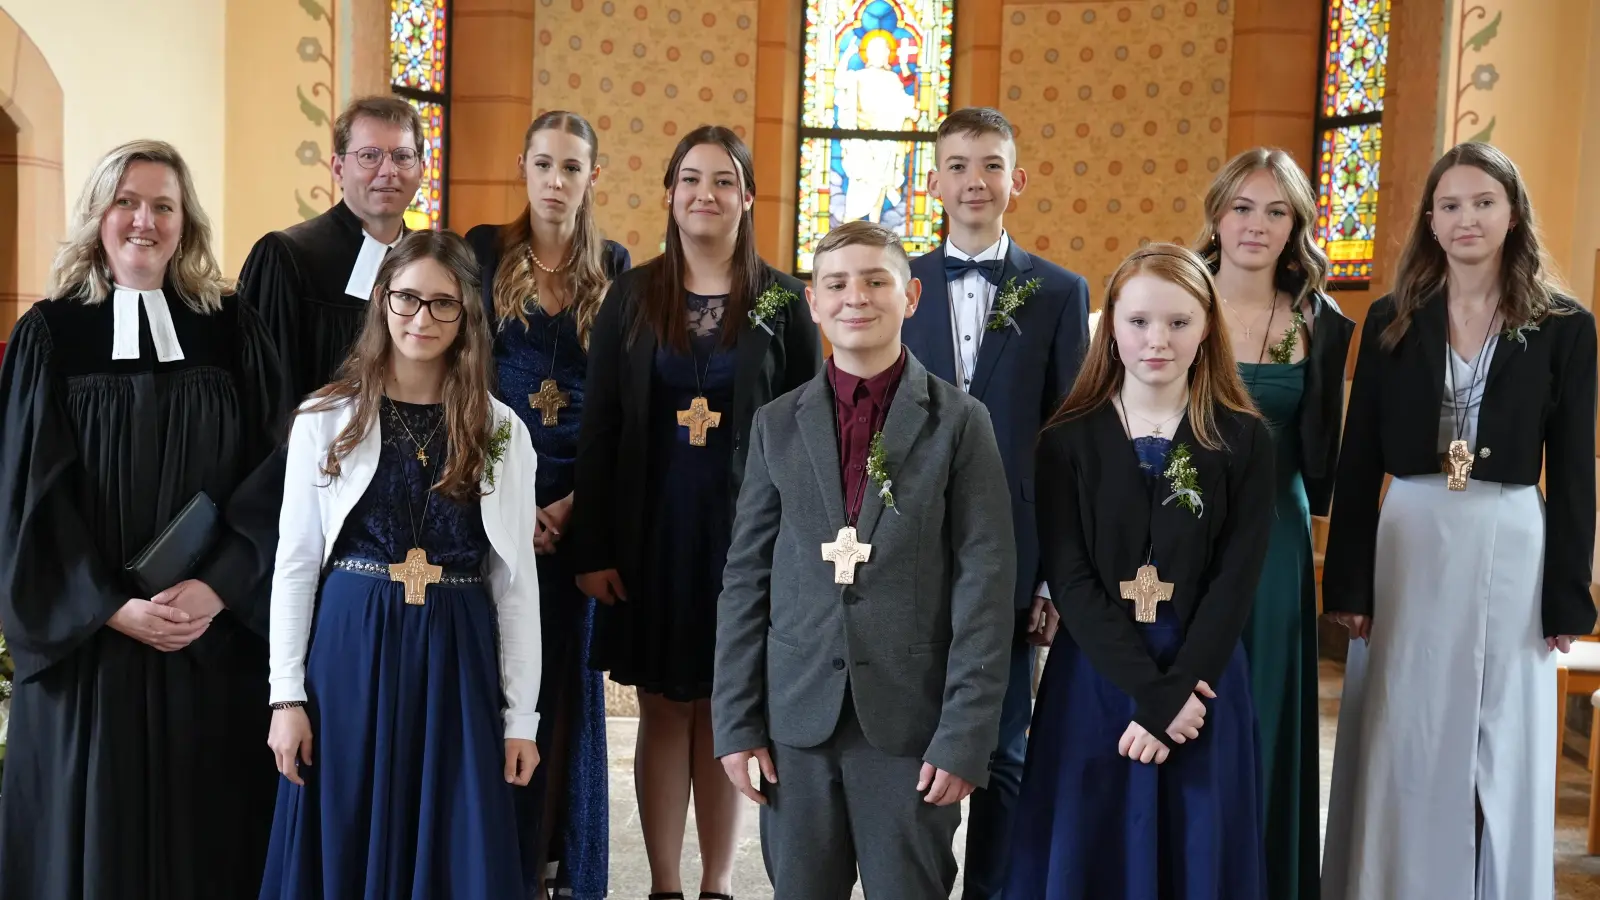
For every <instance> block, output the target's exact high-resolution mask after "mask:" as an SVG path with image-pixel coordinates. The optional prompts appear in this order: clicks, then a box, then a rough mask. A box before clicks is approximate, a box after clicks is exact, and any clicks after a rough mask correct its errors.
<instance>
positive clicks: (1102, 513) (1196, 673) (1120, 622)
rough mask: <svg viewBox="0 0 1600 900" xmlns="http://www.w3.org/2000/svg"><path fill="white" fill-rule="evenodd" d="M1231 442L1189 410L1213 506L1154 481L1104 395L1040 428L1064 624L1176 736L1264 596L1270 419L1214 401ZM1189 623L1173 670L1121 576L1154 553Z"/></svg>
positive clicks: (1156, 728) (1048, 528)
mask: <svg viewBox="0 0 1600 900" xmlns="http://www.w3.org/2000/svg"><path fill="white" fill-rule="evenodd" d="M1216 418H1217V431H1218V436H1219V437H1220V438H1221V439H1222V440H1223V441H1224V442H1225V447H1226V448H1227V449H1222V450H1208V449H1206V448H1205V447H1202V446H1201V445H1200V443H1199V442H1198V441H1196V440H1195V437H1194V431H1193V430H1192V429H1191V428H1190V425H1189V419H1188V417H1187V416H1185V417H1184V419H1183V421H1182V423H1180V424H1179V426H1178V430H1177V433H1176V434H1175V435H1174V436H1173V444H1174V446H1176V445H1177V444H1180V443H1182V444H1186V445H1187V446H1188V447H1189V452H1190V459H1191V461H1192V463H1193V465H1194V468H1195V471H1196V483H1197V486H1198V487H1199V490H1200V497H1201V500H1202V502H1203V503H1204V507H1203V509H1202V513H1203V514H1202V515H1196V514H1195V513H1193V512H1190V511H1189V510H1187V509H1184V508H1183V507H1182V506H1180V505H1179V504H1178V502H1177V501H1173V502H1172V503H1166V502H1164V501H1165V500H1166V499H1167V497H1168V496H1169V495H1170V494H1171V490H1170V489H1169V488H1168V483H1167V480H1166V479H1165V478H1158V479H1157V481H1156V483H1155V485H1154V486H1153V487H1152V486H1151V485H1150V484H1149V482H1147V480H1146V476H1145V473H1144V470H1143V469H1141V468H1140V467H1139V458H1138V456H1137V455H1136V454H1135V452H1134V449H1133V442H1131V441H1129V440H1128V436H1127V432H1126V431H1124V430H1123V427H1122V422H1121V420H1119V419H1118V418H1117V411H1116V409H1114V408H1113V407H1112V406H1111V404H1109V403H1107V404H1105V405H1104V406H1101V407H1100V408H1099V409H1097V410H1095V411H1094V412H1092V413H1090V414H1089V415H1087V416H1085V417H1083V418H1081V419H1076V420H1074V421H1071V422H1067V423H1066V424H1064V425H1059V426H1056V427H1054V428H1050V429H1047V430H1046V431H1045V432H1044V433H1043V434H1042V435H1041V436H1040V438H1039V459H1038V472H1039V542H1040V548H1041V550H1042V557H1043V560H1044V570H1045V574H1046V577H1047V580H1048V581H1049V583H1050V594H1051V596H1052V597H1054V598H1055V605H1056V608H1057V609H1058V610H1059V611H1060V613H1061V621H1062V624H1064V625H1065V626H1066V628H1067V633H1068V634H1069V635H1070V636H1071V638H1072V642H1073V643H1074V644H1076V645H1077V646H1078V648H1079V649H1080V650H1082V651H1083V652H1084V653H1086V654H1088V656H1089V661H1090V662H1091V663H1092V664H1093V665H1094V667H1095V669H1096V670H1097V671H1098V672H1100V674H1102V675H1104V676H1105V677H1106V678H1107V679H1108V680H1110V681H1111V683H1112V684H1114V685H1116V686H1117V687H1118V688H1119V689H1121V690H1122V691H1123V692H1124V693H1126V694H1127V695H1128V696H1130V697H1132V698H1133V699H1134V702H1135V703H1136V704H1137V710H1136V712H1135V715H1134V720H1135V721H1137V722H1138V723H1139V724H1140V725H1143V726H1144V727H1145V730H1147V731H1149V732H1150V733H1151V734H1152V735H1155V736H1156V737H1157V738H1159V739H1161V740H1162V741H1167V726H1168V725H1171V724H1172V720H1173V718H1175V717H1176V716H1177V715H1178V712H1179V711H1180V710H1182V709H1183V705H1184V703H1186V702H1187V701H1188V699H1189V694H1190V693H1191V692H1193V691H1194V688H1195V685H1196V684H1197V683H1198V682H1200V681H1202V680H1203V681H1205V682H1206V683H1208V684H1210V685H1213V686H1215V685H1216V684H1217V683H1218V682H1219V681H1220V679H1221V678H1222V670H1223V668H1224V667H1226V665H1227V663H1228V659H1229V658H1230V657H1231V656H1232V655H1233V651H1234V648H1235V647H1237V646H1238V644H1239V635H1240V634H1241V633H1243V631H1244V626H1245V621H1246V620H1247V619H1248V618H1249V616H1250V609H1251V606H1252V605H1253V603H1254V601H1255V591H1256V581H1257V580H1258V579H1259V578H1260V576H1261V564H1262V562H1263V560H1265V558H1266V553H1267V537H1268V534H1269V532H1270V530H1271V527H1272V502H1273V486H1274V484H1275V482H1274V480H1273V444H1272V436H1271V434H1270V433H1269V432H1268V431H1267V427H1266V424H1265V423H1263V422H1262V421H1261V420H1260V419H1259V418H1257V417H1255V416H1253V415H1249V414H1246V413H1237V412H1233V411H1231V410H1227V409H1223V408H1221V407H1218V408H1217V412H1216ZM1152 554H1153V557H1154V559H1155V561H1156V568H1157V571H1158V572H1159V574H1160V576H1161V580H1162V581H1166V582H1170V583H1172V584H1173V585H1174V588H1173V593H1172V604H1173V608H1174V610H1175V611H1176V612H1177V614H1178V617H1179V619H1180V620H1181V621H1182V622H1183V626H1184V641H1183V647H1182V648H1181V649H1180V650H1179V651H1178V656H1177V658H1176V660H1174V661H1173V663H1172V665H1170V666H1168V667H1167V668H1166V670H1165V671H1163V670H1162V669H1161V667H1160V666H1159V665H1157V664H1156V662H1155V660H1153V659H1152V658H1151V656H1150V653H1149V651H1147V650H1146V649H1145V644H1144V641H1143V640H1142V639H1141V638H1140V635H1139V631H1138V628H1137V626H1136V624H1135V623H1134V620H1133V604H1132V603H1130V602H1129V601H1126V600H1123V599H1121V598H1122V592H1121V582H1124V581H1129V580H1132V578H1133V576H1134V573H1135V572H1137V571H1138V569H1139V567H1140V566H1142V565H1144V563H1145V561H1146V560H1147V559H1150V558H1151V555H1152Z"/></svg>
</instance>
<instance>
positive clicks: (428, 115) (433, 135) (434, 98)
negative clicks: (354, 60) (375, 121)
mask: <svg viewBox="0 0 1600 900" xmlns="http://www.w3.org/2000/svg"><path fill="white" fill-rule="evenodd" d="M449 34H450V5H449V0H391V4H390V7H389V57H390V66H389V87H390V89H391V90H393V91H394V93H395V95H396V96H399V97H403V98H405V99H406V100H408V101H410V103H411V105H412V106H415V107H416V108H417V112H418V113H419V114H420V115H421V116H422V165H423V166H424V167H425V168H424V171H423V174H422V186H421V187H419V188H418V189H417V196H416V197H415V198H413V199H412V201H411V205H410V206H409V207H407V208H406V227H408V228H412V229H422V228H434V229H437V228H442V227H443V226H444V209H445V200H446V187H445V179H444V173H445V153H446V151H447V150H448V147H447V141H446V139H445V135H446V134H447V133H448V132H447V123H448V122H449V120H450V54H449Z"/></svg>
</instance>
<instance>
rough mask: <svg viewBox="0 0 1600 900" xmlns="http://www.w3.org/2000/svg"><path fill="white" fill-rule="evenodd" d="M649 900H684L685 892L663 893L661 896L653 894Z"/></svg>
mask: <svg viewBox="0 0 1600 900" xmlns="http://www.w3.org/2000/svg"><path fill="white" fill-rule="evenodd" d="M648 900H683V891H663V892H662V893H659V894H651V895H650V896H649V898H648Z"/></svg>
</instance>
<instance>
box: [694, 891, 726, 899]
mask: <svg viewBox="0 0 1600 900" xmlns="http://www.w3.org/2000/svg"><path fill="white" fill-rule="evenodd" d="M700 900H733V895H732V894H715V893H712V892H711V891H701V892H700Z"/></svg>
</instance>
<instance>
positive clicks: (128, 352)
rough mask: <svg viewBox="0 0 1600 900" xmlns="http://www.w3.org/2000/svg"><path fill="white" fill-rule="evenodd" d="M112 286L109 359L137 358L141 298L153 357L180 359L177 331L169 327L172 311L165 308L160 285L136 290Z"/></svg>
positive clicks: (180, 351) (165, 298)
mask: <svg viewBox="0 0 1600 900" xmlns="http://www.w3.org/2000/svg"><path fill="white" fill-rule="evenodd" d="M115 288H116V290H115V292H114V293H113V294H112V300H111V303H112V311H113V319H112V331H111V358H112V359H138V358H139V300H140V298H141V297H142V298H143V299H144V315H145V318H147V319H149V320H150V339H151V340H152V341H153V342H154V343H155V345H156V359H158V360H160V361H161V362H177V361H178V360H181V359H183V347H182V346H180V345H179V344H178V332H177V330H176V329H174V328H173V327H172V311H171V310H169V309H167V295H166V294H163V293H162V292H161V289H160V288H156V289H155V290H153V291H136V290H134V289H133V288H127V287H123V286H122V285H120V284H119V285H116V286H115Z"/></svg>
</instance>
